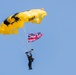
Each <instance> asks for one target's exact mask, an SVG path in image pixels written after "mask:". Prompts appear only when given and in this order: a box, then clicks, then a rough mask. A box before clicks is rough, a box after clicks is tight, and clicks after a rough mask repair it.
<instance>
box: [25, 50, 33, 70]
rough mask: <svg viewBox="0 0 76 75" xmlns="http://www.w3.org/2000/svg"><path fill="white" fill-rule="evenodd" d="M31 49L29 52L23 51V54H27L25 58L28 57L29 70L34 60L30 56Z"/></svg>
mask: <svg viewBox="0 0 76 75" xmlns="http://www.w3.org/2000/svg"><path fill="white" fill-rule="evenodd" d="M31 50H33V49H31ZM31 50H30V51H29V52H25V54H26V55H27V58H28V67H29V70H32V62H33V60H34V58H32V53H31Z"/></svg>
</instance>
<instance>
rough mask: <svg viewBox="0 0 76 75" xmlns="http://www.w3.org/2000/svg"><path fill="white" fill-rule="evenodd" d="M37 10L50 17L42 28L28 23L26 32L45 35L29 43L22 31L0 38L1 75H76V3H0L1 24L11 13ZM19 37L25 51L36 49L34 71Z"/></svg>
mask: <svg viewBox="0 0 76 75" xmlns="http://www.w3.org/2000/svg"><path fill="white" fill-rule="evenodd" d="M37 8H44V9H45V11H47V13H48V16H46V17H45V18H44V20H43V21H42V23H41V24H40V25H36V24H32V23H25V29H26V33H30V32H39V31H40V32H42V33H43V34H44V35H43V37H42V38H41V39H39V40H37V41H35V42H33V43H31V44H27V42H26V40H27V39H26V38H27V37H26V34H25V33H24V32H23V29H19V34H18V35H0V75H76V35H75V34H76V0H50V1H47V0H44V1H41V0H36V1H35V0H16V1H14V0H1V1H0V24H1V22H2V21H3V20H4V19H5V18H7V17H8V16H10V15H11V14H14V13H16V12H20V11H25V10H29V9H37ZM18 37H19V38H20V39H21V42H22V45H23V49H24V48H25V49H30V48H33V49H34V52H33V57H34V58H35V61H34V62H33V70H31V71H30V70H28V66H27V63H28V61H27V58H26V55H25V54H24V52H23V50H22V46H21V43H20V41H19V39H18ZM24 51H26V50H24Z"/></svg>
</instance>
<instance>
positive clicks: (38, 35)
mask: <svg viewBox="0 0 76 75" xmlns="http://www.w3.org/2000/svg"><path fill="white" fill-rule="evenodd" d="M42 35H43V34H42V33H41V32H37V33H30V34H28V43H30V42H34V41H36V40H38V39H39V38H41V37H42Z"/></svg>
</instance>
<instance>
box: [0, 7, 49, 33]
mask: <svg viewBox="0 0 76 75" xmlns="http://www.w3.org/2000/svg"><path fill="white" fill-rule="evenodd" d="M46 15H47V12H46V11H44V9H43V8H42V9H31V10H27V11H24V12H18V13H15V14H13V15H11V16H9V17H8V18H6V19H5V20H4V21H3V22H2V24H1V25H0V34H18V29H19V28H23V26H24V23H25V22H31V23H36V24H40V23H41V22H42V20H43V18H44V17H45V16H46Z"/></svg>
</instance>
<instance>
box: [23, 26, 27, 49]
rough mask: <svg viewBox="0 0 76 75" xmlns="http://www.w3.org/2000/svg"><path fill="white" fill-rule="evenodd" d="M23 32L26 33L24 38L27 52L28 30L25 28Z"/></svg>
mask: <svg viewBox="0 0 76 75" xmlns="http://www.w3.org/2000/svg"><path fill="white" fill-rule="evenodd" d="M23 31H24V36H25V42H26V44H25V45H26V47H25V50H27V33H26V29H25V27H24V28H23Z"/></svg>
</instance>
